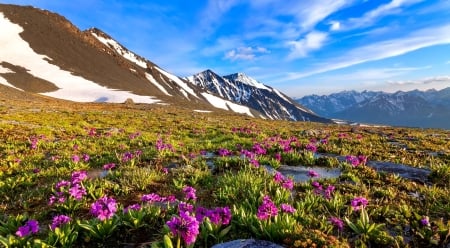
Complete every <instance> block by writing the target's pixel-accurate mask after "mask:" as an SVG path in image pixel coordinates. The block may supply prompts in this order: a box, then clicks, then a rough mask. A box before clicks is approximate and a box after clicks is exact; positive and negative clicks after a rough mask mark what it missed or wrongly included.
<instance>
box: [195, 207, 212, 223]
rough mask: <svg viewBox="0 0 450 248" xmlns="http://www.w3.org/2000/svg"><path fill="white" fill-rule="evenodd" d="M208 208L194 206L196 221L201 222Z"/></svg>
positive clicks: (206, 214)
mask: <svg viewBox="0 0 450 248" xmlns="http://www.w3.org/2000/svg"><path fill="white" fill-rule="evenodd" d="M208 211H209V210H208V209H207V208H204V207H201V206H198V207H197V208H195V219H197V221H198V222H200V223H201V222H203V219H204V218H205V217H207V216H208Z"/></svg>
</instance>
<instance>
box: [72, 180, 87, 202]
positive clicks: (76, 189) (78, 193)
mask: <svg viewBox="0 0 450 248" xmlns="http://www.w3.org/2000/svg"><path fill="white" fill-rule="evenodd" d="M69 194H70V196H72V197H73V198H75V200H77V201H79V200H81V198H83V196H85V195H86V194H87V193H86V189H85V188H84V187H82V186H81V185H80V184H75V185H74V186H72V187H71V188H70V189H69Z"/></svg>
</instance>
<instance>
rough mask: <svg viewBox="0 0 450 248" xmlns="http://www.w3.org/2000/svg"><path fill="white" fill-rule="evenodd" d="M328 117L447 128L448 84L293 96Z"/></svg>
mask: <svg viewBox="0 0 450 248" xmlns="http://www.w3.org/2000/svg"><path fill="white" fill-rule="evenodd" d="M297 101H298V102H299V103H301V104H303V105H304V106H306V107H308V108H310V109H311V110H313V111H314V112H316V113H318V114H320V115H323V116H325V117H329V118H337V119H345V120H350V121H354V122H366V123H378V124H386V125H397V126H410V127H433V128H446V129H450V87H449V88H446V89H442V90H439V91H438V90H428V91H419V90H414V91H408V92H403V91H398V92H395V93H385V92H372V91H363V92H356V91H344V92H340V93H335V94H331V95H328V96H317V95H311V96H305V97H303V98H300V99H297Z"/></svg>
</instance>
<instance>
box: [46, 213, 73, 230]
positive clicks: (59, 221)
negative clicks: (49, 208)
mask: <svg viewBox="0 0 450 248" xmlns="http://www.w3.org/2000/svg"><path fill="white" fill-rule="evenodd" d="M71 220H72V219H71V218H70V217H69V216H66V215H57V216H55V217H53V220H52V225H51V226H50V229H52V230H55V229H56V228H57V227H60V226H62V225H64V224H66V223H68V222H69V221H71Z"/></svg>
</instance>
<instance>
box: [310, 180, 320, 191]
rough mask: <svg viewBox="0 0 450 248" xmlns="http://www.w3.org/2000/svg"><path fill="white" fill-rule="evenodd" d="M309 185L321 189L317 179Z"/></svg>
mask: <svg viewBox="0 0 450 248" xmlns="http://www.w3.org/2000/svg"><path fill="white" fill-rule="evenodd" d="M311 185H312V186H313V187H314V188H316V189H320V190H322V185H320V183H319V182H317V181H314V182H312V183H311Z"/></svg>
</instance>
